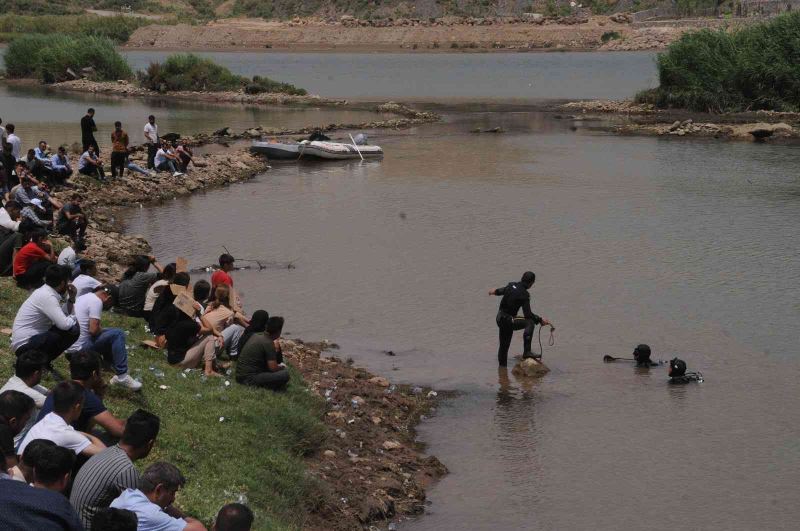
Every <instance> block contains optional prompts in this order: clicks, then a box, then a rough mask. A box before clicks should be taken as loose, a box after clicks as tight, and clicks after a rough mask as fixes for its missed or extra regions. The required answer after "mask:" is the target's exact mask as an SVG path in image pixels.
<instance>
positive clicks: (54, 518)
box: [0, 479, 83, 531]
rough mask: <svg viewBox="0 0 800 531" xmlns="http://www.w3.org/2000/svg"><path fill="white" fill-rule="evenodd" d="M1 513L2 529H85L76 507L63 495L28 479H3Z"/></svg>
mask: <svg viewBox="0 0 800 531" xmlns="http://www.w3.org/2000/svg"><path fill="white" fill-rule="evenodd" d="M0 515H1V516H0V520H2V528H3V529H4V530H8V531H29V530H31V529H36V530H39V529H41V530H47V531H50V530H56V529H64V530H68V531H83V526H82V525H81V521H80V520H79V519H78V515H77V514H76V513H75V509H73V508H72V505H70V504H69V500H67V498H66V497H64V495H63V494H59V493H58V492H54V491H52V490H47V489H39V488H36V487H31V486H30V485H28V484H27V483H25V482H24V481H14V480H13V479H0Z"/></svg>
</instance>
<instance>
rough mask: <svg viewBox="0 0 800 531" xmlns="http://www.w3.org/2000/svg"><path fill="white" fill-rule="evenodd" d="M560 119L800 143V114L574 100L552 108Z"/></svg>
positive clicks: (611, 127)
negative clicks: (702, 110)
mask: <svg viewBox="0 0 800 531" xmlns="http://www.w3.org/2000/svg"><path fill="white" fill-rule="evenodd" d="M553 110H554V111H555V112H559V111H563V112H568V113H576V114H570V115H567V116H563V115H558V114H557V115H556V117H558V118H562V119H573V120H576V121H592V120H602V121H606V122H609V123H607V124H606V125H602V126H599V128H600V129H603V130H606V131H609V132H612V133H616V134H621V135H645V136H674V137H687V136H688V137H698V138H716V139H725V140H750V141H754V142H765V141H778V142H791V143H794V142H797V141H800V113H788V112H773V111H755V112H745V113H726V114H708V113H694V112H690V111H686V110H680V109H658V108H656V107H654V106H653V105H650V104H641V103H635V102H633V101H630V100H621V101H609V100H590V101H575V102H569V103H566V104H563V105H560V106H558V107H556V108H555V109H553Z"/></svg>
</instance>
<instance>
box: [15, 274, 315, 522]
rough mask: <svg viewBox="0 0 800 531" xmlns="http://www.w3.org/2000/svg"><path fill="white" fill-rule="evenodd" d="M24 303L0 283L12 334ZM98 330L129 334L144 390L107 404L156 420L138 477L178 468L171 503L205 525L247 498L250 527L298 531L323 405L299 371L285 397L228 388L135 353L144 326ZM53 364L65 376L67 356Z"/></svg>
mask: <svg viewBox="0 0 800 531" xmlns="http://www.w3.org/2000/svg"><path fill="white" fill-rule="evenodd" d="M26 296H27V293H26V292H25V291H23V290H21V289H18V288H16V287H15V286H14V285H13V282H12V281H11V280H10V279H8V278H4V279H0V327H8V328H10V327H11V324H12V322H13V319H14V315H15V313H16V310H17V308H18V307H19V305H20V304H22V302H23V301H24V300H25V297H26ZM103 325H104V326H107V327H111V326H115V327H119V328H123V329H125V330H127V331H129V333H130V335H129V337H128V346H129V349H130V350H129V364H130V371H131V373H132V374H134V375H138V374H141V378H142V382H143V384H144V387H143V388H142V390H141V392H139V393H129V392H126V391H122V390H119V389H113V388H111V389H109V390H108V393H107V396H106V399H105V403H106V405H107V407H108V408H109V409H110V410H111V411H112V413H114V414H115V415H117V416H120V417H126V416H127V415H128V414H130V413H131V412H132V411H133V410H135V409H136V408H140V407H141V408H145V409H147V410H150V411H152V412H154V413H155V414H157V415H159V416H160V417H161V421H162V428H161V433H160V434H159V438H158V442H157V444H156V447H155V449H154V451H153V453H152V455H151V456H150V457H149V458H148V459H147V460H146V463H138V467H139V468H140V470H141V469H142V468H143V467H144V466H146V464H147V463H149V462H152V461H155V460H165V461H169V462H171V463H174V464H175V465H177V466H178V467H179V468H180V469H181V470H182V471H183V473H184V475H185V476H186V477H187V478H188V483H187V484H186V487H184V488H183V489H182V490H181V492H180V493H179V495H178V500H177V503H178V504H179V505H180V506H181V507H183V508H184V509H185V510H186V511H187V512H188V513H190V514H192V515H194V516H196V517H198V518H200V519H202V520H203V521H204V522H205V523H206V524H210V523H211V520H212V519H213V517H214V515H215V514H216V511H217V510H219V508H220V507H221V506H222V505H223V504H225V503H227V502H230V501H235V500H237V499H239V497H240V496H241V495H244V496H246V498H247V500H248V504H249V505H250V507H251V508H252V509H253V510H254V511H255V512H256V522H257V527H256V529H277V530H281V529H297V528H300V527H301V526H302V524H303V522H304V519H305V517H306V515H307V514H308V512H309V509H310V507H309V505H308V504H309V503H311V502H310V501H309V500H315V499H321V498H322V497H321V496H320V494H319V486H318V485H317V484H316V483H315V482H314V480H313V479H312V478H311V477H310V476H309V475H308V474H307V473H306V467H305V465H304V463H303V455H305V454H307V453H309V452H315V451H317V450H318V449H319V447H320V445H321V444H322V442H323V439H324V437H325V427H324V425H323V424H322V422H321V421H320V420H319V419H320V417H321V415H322V411H323V407H324V405H323V403H322V402H321V400H320V399H319V398H318V397H316V396H314V395H312V394H310V393H308V392H307V390H306V387H305V386H304V385H303V383H302V382H301V379H300V377H299V375H298V374H297V372H296V371H294V370H293V369H292V382H291V383H290V385H289V389H288V391H287V392H285V393H272V392H268V391H262V390H257V389H250V388H246V387H244V386H240V385H238V384H236V383H235V382H234V381H233V380H229V381H230V382H231V385H230V386H225V385H224V383H225V380H221V379H209V380H207V381H203V380H202V379H201V377H200V373H199V372H198V371H197V370H194V371H191V372H190V373H188V374H187V373H183V372H181V371H179V370H176V369H174V368H172V367H170V366H169V365H167V363H166V360H165V356H164V354H163V353H162V352H155V351H152V350H145V349H142V348H140V347H139V346H137V345H138V344H139V342H140V341H141V340H142V339H146V338H147V337H146V334H145V332H144V328H143V321H142V320H140V319H130V318H127V317H121V316H117V315H114V314H105V315H104V317H103ZM8 345H9V337H8V336H6V335H4V334H3V335H0V379H2V381H5V380H6V379H7V378H8V377H9V376H11V375H12V374H13V368H12V364H13V359H14V356H13V355H12V354H11V353H10V351H9V349H8ZM56 366H57V368H58V369H59V370H61V371H62V373H63V374H68V371H67V367H66V363H65V360H64V359H63V356H62V357H60V358H59V359H58V360H57V363H56ZM104 376H105V379H108V378H110V377H111V374H110V373H106V374H105V375H104ZM43 384H44V385H45V386H47V387H50V388H52V386H53V382H52V381H45V382H43ZM162 385H164V386H167V389H165V390H162V389H160V388H159V386H162ZM223 418H224V420H220V419H223Z"/></svg>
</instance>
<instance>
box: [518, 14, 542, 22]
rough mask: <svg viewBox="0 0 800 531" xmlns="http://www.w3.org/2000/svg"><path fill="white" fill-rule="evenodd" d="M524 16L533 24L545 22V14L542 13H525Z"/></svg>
mask: <svg viewBox="0 0 800 531" xmlns="http://www.w3.org/2000/svg"><path fill="white" fill-rule="evenodd" d="M522 18H524V19H525V20H527V21H528V22H530V23H531V24H544V15H542V14H541V13H523V14H522Z"/></svg>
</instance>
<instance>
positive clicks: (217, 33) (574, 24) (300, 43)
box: [126, 16, 717, 52]
mask: <svg viewBox="0 0 800 531" xmlns="http://www.w3.org/2000/svg"><path fill="white" fill-rule="evenodd" d="M710 24H717V22H715V21H712V22H710ZM690 29H695V27H675V26H669V25H665V26H655V27H642V28H639V27H635V26H634V25H632V24H631V23H629V22H628V21H627V20H626V19H624V18H617V17H614V19H612V18H611V17H606V16H592V17H577V16H573V17H544V18H542V19H538V18H537V19H536V21H534V20H532V19H520V18H511V19H499V18H494V19H456V18H454V17H451V19H449V20H440V21H435V22H430V21H428V20H423V21H413V20H409V19H399V20H395V21H391V22H388V23H386V22H384V23H382V22H381V21H358V20H354V19H353V20H343V21H336V22H325V21H320V20H313V19H311V20H299V19H297V20H295V21H291V22H275V21H265V20H261V19H221V20H217V21H213V22H209V23H208V24H205V25H202V26H190V25H187V24H178V25H157V24H156V25H152V26H146V27H142V28H139V29H137V30H136V31H135V32H134V33H133V35H131V37H130V39H129V41H128V43H127V44H126V47H127V48H134V49H161V50H261V51H264V50H267V49H272V50H276V51H284V50H288V51H293V52H296V51H348V52H380V51H383V52H396V51H414V50H417V51H425V52H431V51H438V52H463V51H467V52H469V51H482V52H486V51H492V50H519V51H525V50H539V51H541V50H652V49H660V48H664V47H665V46H667V45H668V44H669V43H670V42H672V41H673V40H675V39H677V38H678V37H679V36H680V35H681V34H682V33H683V32H684V31H687V30H690ZM611 32H613V33H614V34H615V36H614V38H612V39H609V38H608V36H606V39H605V42H604V39H603V35H604V34H607V33H608V34H610V33H611Z"/></svg>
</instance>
